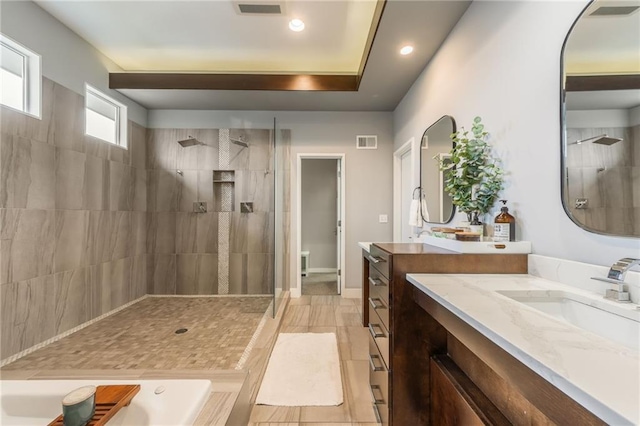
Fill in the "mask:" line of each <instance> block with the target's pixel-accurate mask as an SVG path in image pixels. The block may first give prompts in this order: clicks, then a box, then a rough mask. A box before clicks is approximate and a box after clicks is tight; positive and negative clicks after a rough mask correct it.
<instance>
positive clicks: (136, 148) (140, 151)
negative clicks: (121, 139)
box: [129, 122, 147, 170]
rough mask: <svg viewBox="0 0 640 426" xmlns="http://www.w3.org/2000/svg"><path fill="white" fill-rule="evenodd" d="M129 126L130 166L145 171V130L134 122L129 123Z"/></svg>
mask: <svg viewBox="0 0 640 426" xmlns="http://www.w3.org/2000/svg"><path fill="white" fill-rule="evenodd" d="M130 125H131V134H130V137H129V150H130V151H131V166H133V167H135V168H136V169H141V170H145V169H146V168H147V129H145V128H144V127H142V126H140V125H139V124H137V123H134V122H130Z"/></svg>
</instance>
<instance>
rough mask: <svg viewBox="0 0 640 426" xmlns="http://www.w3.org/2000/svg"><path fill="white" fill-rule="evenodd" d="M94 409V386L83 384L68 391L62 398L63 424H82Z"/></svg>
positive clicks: (90, 416)
mask: <svg viewBox="0 0 640 426" xmlns="http://www.w3.org/2000/svg"><path fill="white" fill-rule="evenodd" d="M95 411H96V387H95V386H83V387H81V388H78V389H76V390H73V391H71V392H69V393H68V394H67V395H66V396H65V397H64V398H63V399H62V423H63V424H64V426H84V425H86V424H87V423H89V420H91V418H92V417H93V415H94V413H95Z"/></svg>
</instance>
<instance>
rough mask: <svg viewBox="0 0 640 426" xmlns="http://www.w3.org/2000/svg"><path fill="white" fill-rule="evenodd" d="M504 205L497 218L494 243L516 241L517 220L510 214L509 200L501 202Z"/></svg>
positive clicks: (494, 227) (494, 228)
mask: <svg viewBox="0 0 640 426" xmlns="http://www.w3.org/2000/svg"><path fill="white" fill-rule="evenodd" d="M500 202H501V203H502V204H503V205H502V207H501V208H500V214H499V215H498V216H496V219H495V220H494V223H495V224H494V226H493V241H515V240H516V218H515V217H513V216H511V215H510V214H509V208H508V207H507V200H500Z"/></svg>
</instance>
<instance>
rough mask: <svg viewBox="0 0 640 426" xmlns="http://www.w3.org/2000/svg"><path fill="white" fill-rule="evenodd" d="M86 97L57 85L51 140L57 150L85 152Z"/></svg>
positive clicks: (50, 132)
mask: <svg viewBox="0 0 640 426" xmlns="http://www.w3.org/2000/svg"><path fill="white" fill-rule="evenodd" d="M84 130H85V125H84V97H83V96H81V95H79V94H77V93H76V92H74V91H73V90H69V89H67V88H66V87H64V86H61V85H59V84H55V85H54V88H53V120H52V121H51V127H50V129H49V136H50V138H49V140H50V141H51V140H52V141H53V144H54V145H55V146H56V147H57V148H62V149H65V150H73V151H78V152H84Z"/></svg>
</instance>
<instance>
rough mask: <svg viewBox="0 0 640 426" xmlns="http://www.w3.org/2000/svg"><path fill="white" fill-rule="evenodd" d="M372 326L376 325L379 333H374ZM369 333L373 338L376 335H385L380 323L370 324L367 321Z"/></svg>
mask: <svg viewBox="0 0 640 426" xmlns="http://www.w3.org/2000/svg"><path fill="white" fill-rule="evenodd" d="M374 327H378V328H379V329H380V333H376V331H375V330H374ZM369 333H371V336H372V337H373V338H374V339H375V338H376V337H386V336H385V334H384V331H383V330H382V327H380V324H371V323H369Z"/></svg>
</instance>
